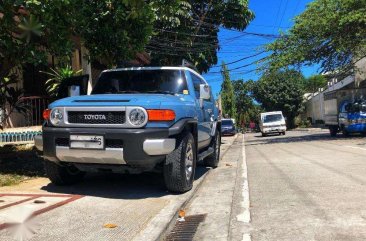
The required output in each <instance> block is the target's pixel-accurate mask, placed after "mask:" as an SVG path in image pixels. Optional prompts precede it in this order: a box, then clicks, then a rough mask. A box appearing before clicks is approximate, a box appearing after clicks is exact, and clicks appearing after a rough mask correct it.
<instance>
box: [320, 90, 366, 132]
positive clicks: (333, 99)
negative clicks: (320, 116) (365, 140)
mask: <svg viewBox="0 0 366 241" xmlns="http://www.w3.org/2000/svg"><path fill="white" fill-rule="evenodd" d="M361 90H362V89H360V90H359V92H360V93H362V92H361ZM360 96H362V95H360ZM351 99H356V100H354V101H352V100H351ZM324 100H325V101H324V105H325V106H324V111H325V124H326V125H327V126H328V127H329V131H330V135H331V136H336V135H337V133H338V132H342V133H343V135H344V136H348V135H349V134H352V133H361V134H363V135H366V100H365V99H363V98H355V96H351V95H350V91H349V90H340V91H335V92H330V93H327V94H325V95H324ZM338 103H339V104H338Z"/></svg>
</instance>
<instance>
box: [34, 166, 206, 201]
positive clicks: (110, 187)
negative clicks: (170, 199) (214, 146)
mask: <svg viewBox="0 0 366 241" xmlns="http://www.w3.org/2000/svg"><path fill="white" fill-rule="evenodd" d="M208 170H209V168H206V167H201V166H198V167H197V169H196V175H195V180H198V179H200V178H202V176H203V175H204V174H205V173H206V172H208ZM41 189H42V190H45V191H47V192H49V193H57V194H73V195H83V196H94V197H103V198H112V199H145V198H156V197H162V196H166V195H177V194H175V193H171V192H169V191H167V190H166V188H165V185H164V179H163V177H162V174H159V173H142V174H135V175H133V174H114V173H109V174H88V175H87V176H86V177H85V178H84V180H83V181H82V182H80V183H78V184H75V185H71V186H56V185H54V184H52V183H49V184H48V185H46V186H43V187H42V188H41Z"/></svg>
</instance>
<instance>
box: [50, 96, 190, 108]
mask: <svg viewBox="0 0 366 241" xmlns="http://www.w3.org/2000/svg"><path fill="white" fill-rule="evenodd" d="M192 101H193V98H192V97H191V96H189V95H167V94H105V95H84V96H74V97H68V98H65V99H61V100H57V101H55V102H53V103H52V104H50V108H54V107H71V106H75V107H76V106H141V107H148V108H160V107H161V105H162V103H163V105H177V104H181V103H184V102H192Z"/></svg>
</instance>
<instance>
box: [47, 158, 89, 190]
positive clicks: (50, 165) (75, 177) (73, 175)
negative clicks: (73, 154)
mask: <svg viewBox="0 0 366 241" xmlns="http://www.w3.org/2000/svg"><path fill="white" fill-rule="evenodd" d="M44 167H45V171H46V175H47V177H48V178H49V179H50V180H51V182H52V183H53V184H55V185H60V186H61V185H71V184H75V183H77V182H80V181H81V180H82V179H83V177H84V176H85V172H82V171H80V170H79V169H77V168H76V167H73V166H60V165H58V164H56V163H54V162H50V161H45V162H44Z"/></svg>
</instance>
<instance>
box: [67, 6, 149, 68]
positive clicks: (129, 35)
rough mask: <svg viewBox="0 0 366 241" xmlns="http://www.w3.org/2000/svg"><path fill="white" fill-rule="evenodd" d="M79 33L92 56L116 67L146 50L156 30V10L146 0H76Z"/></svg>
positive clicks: (76, 27)
mask: <svg viewBox="0 0 366 241" xmlns="http://www.w3.org/2000/svg"><path fill="white" fill-rule="evenodd" d="M74 1H76V2H78V3H79V7H78V8H76V9H75V11H77V12H76V13H75V16H76V18H77V23H75V24H76V25H75V26H74V29H75V34H76V35H77V36H80V38H81V40H82V42H83V44H84V46H85V47H86V48H87V49H88V51H89V54H90V56H89V57H90V59H91V60H97V61H99V62H101V63H104V64H106V65H108V66H109V67H113V66H115V65H118V64H122V63H123V62H124V61H128V60H131V59H133V58H134V57H135V56H136V53H137V52H142V51H143V50H144V47H145V45H146V44H147V42H148V40H149V38H150V36H151V35H152V33H153V23H154V12H153V10H152V8H151V6H150V5H149V4H148V3H147V2H146V1H144V0H124V1H121V0H103V1H100V0H74Z"/></svg>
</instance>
